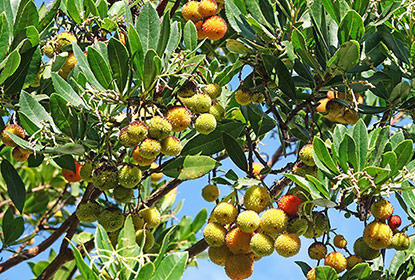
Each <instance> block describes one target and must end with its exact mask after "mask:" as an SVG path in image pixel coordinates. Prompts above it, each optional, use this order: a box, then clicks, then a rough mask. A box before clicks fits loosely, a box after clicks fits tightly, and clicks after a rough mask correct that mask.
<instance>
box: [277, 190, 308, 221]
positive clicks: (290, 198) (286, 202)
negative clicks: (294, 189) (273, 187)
mask: <svg viewBox="0 0 415 280" xmlns="http://www.w3.org/2000/svg"><path fill="white" fill-rule="evenodd" d="M301 203H303V202H302V201H301V199H300V198H299V197H298V196H296V195H294V194H286V195H283V196H281V197H280V199H279V200H278V208H280V209H281V210H283V211H284V212H285V213H287V215H290V216H295V215H297V213H298V209H299V207H300V204H301Z"/></svg>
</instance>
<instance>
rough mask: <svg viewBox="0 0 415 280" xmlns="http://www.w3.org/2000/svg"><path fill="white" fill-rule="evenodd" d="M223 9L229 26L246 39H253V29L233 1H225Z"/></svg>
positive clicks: (254, 34) (254, 35)
mask: <svg viewBox="0 0 415 280" xmlns="http://www.w3.org/2000/svg"><path fill="white" fill-rule="evenodd" d="M225 11H226V17H227V19H228V21H229V24H230V26H231V27H232V28H233V29H234V30H235V31H236V32H238V33H240V34H241V35H242V36H243V37H245V38H246V39H248V40H251V41H255V37H256V33H255V30H254V29H253V28H252V27H251V26H250V25H249V23H248V22H247V21H246V19H245V16H244V15H243V14H242V13H241V10H240V9H239V8H238V6H237V5H236V4H235V3H234V2H233V1H226V2H225Z"/></svg>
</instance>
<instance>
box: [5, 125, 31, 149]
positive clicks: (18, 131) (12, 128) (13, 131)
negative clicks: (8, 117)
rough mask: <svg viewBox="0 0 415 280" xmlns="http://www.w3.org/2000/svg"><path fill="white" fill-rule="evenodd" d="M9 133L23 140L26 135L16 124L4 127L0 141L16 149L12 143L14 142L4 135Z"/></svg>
mask: <svg viewBox="0 0 415 280" xmlns="http://www.w3.org/2000/svg"><path fill="white" fill-rule="evenodd" d="M6 131H7V132H9V133H11V134H14V135H16V136H18V137H20V138H25V136H26V133H25V130H24V129H23V127H21V126H19V125H17V124H10V125H8V126H6V127H5V128H4V129H3V131H2V133H1V141H3V144H4V145H6V146H9V147H16V146H17V144H16V143H14V141H13V140H12V139H11V137H10V136H9V135H8V134H7V133H6Z"/></svg>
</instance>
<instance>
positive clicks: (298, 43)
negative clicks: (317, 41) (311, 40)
mask: <svg viewBox="0 0 415 280" xmlns="http://www.w3.org/2000/svg"><path fill="white" fill-rule="evenodd" d="M291 40H292V44H293V47H294V50H295V52H296V53H297V54H298V55H299V56H300V57H301V58H302V59H303V60H304V61H305V62H306V63H307V64H308V65H309V66H310V67H312V68H313V69H314V70H317V71H319V70H320V68H321V67H320V65H319V63H318V62H317V60H316V59H315V58H314V57H313V56H311V54H310V52H309V51H308V49H307V45H306V42H305V38H304V36H303V34H302V33H301V32H300V31H299V30H298V29H297V28H295V27H294V30H293V33H292V37H291Z"/></svg>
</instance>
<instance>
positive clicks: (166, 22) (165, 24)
mask: <svg viewBox="0 0 415 280" xmlns="http://www.w3.org/2000/svg"><path fill="white" fill-rule="evenodd" d="M170 28H171V21H170V17H169V16H168V14H165V15H164V16H163V21H162V22H161V30H160V38H159V42H158V45H157V54H158V55H159V57H163V54H164V51H165V50H166V47H167V44H168V42H169V41H170V32H171V31H170Z"/></svg>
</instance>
